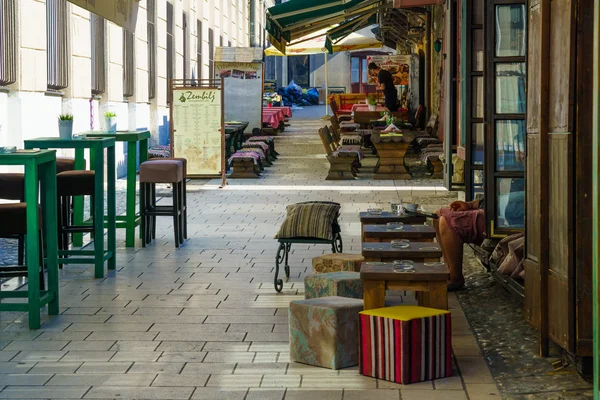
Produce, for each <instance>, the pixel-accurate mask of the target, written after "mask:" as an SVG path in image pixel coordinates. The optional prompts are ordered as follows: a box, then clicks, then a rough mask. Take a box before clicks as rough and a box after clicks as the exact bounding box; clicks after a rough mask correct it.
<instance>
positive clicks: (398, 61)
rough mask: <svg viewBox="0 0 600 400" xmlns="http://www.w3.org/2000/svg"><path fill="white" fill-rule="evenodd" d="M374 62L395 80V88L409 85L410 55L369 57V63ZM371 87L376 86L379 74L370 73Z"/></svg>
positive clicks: (369, 81)
mask: <svg viewBox="0 0 600 400" xmlns="http://www.w3.org/2000/svg"><path fill="white" fill-rule="evenodd" d="M372 62H374V63H375V64H377V65H378V66H379V67H380V68H381V69H384V70H387V71H389V72H390V73H391V74H392V77H393V78H394V86H400V85H408V83H409V78H410V56H409V55H394V56H368V57H367V63H369V64H370V63H372ZM368 83H369V85H376V84H378V83H379V82H378V81H377V74H376V73H375V72H371V71H369V77H368Z"/></svg>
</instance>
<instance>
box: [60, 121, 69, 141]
mask: <svg viewBox="0 0 600 400" xmlns="http://www.w3.org/2000/svg"><path fill="white" fill-rule="evenodd" d="M58 136H59V137H60V138H61V139H66V140H70V139H72V138H73V120H70V121H69V120H59V121H58Z"/></svg>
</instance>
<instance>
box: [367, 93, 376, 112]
mask: <svg viewBox="0 0 600 400" xmlns="http://www.w3.org/2000/svg"><path fill="white" fill-rule="evenodd" d="M367 102H368V104H369V111H377V97H375V95H374V94H371V95H369V98H368V99H367Z"/></svg>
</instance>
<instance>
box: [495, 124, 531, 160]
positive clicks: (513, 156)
mask: <svg viewBox="0 0 600 400" xmlns="http://www.w3.org/2000/svg"><path fill="white" fill-rule="evenodd" d="M524 170H525V121H524V120H514V121H512V120H509V121H497V122H496V171H524Z"/></svg>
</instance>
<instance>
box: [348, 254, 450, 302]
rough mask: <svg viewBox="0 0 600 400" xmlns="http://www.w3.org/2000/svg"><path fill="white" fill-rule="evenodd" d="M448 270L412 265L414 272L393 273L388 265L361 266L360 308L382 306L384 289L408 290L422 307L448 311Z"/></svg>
mask: <svg viewBox="0 0 600 400" xmlns="http://www.w3.org/2000/svg"><path fill="white" fill-rule="evenodd" d="M449 278H450V271H449V270H448V267H447V266H446V264H444V263H441V262H440V263H436V264H435V265H427V264H423V263H416V264H415V272H394V266H393V265H392V264H391V263H382V264H381V265H373V264H371V265H370V264H368V263H366V264H363V265H362V268H361V270H360V279H362V281H363V292H364V295H363V298H364V309H365V310H371V309H375V308H383V307H385V291H386V290H412V291H416V292H419V294H418V299H419V305H420V306H422V307H430V308H436V309H440V310H447V309H448V293H447V284H448V279H449Z"/></svg>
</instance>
